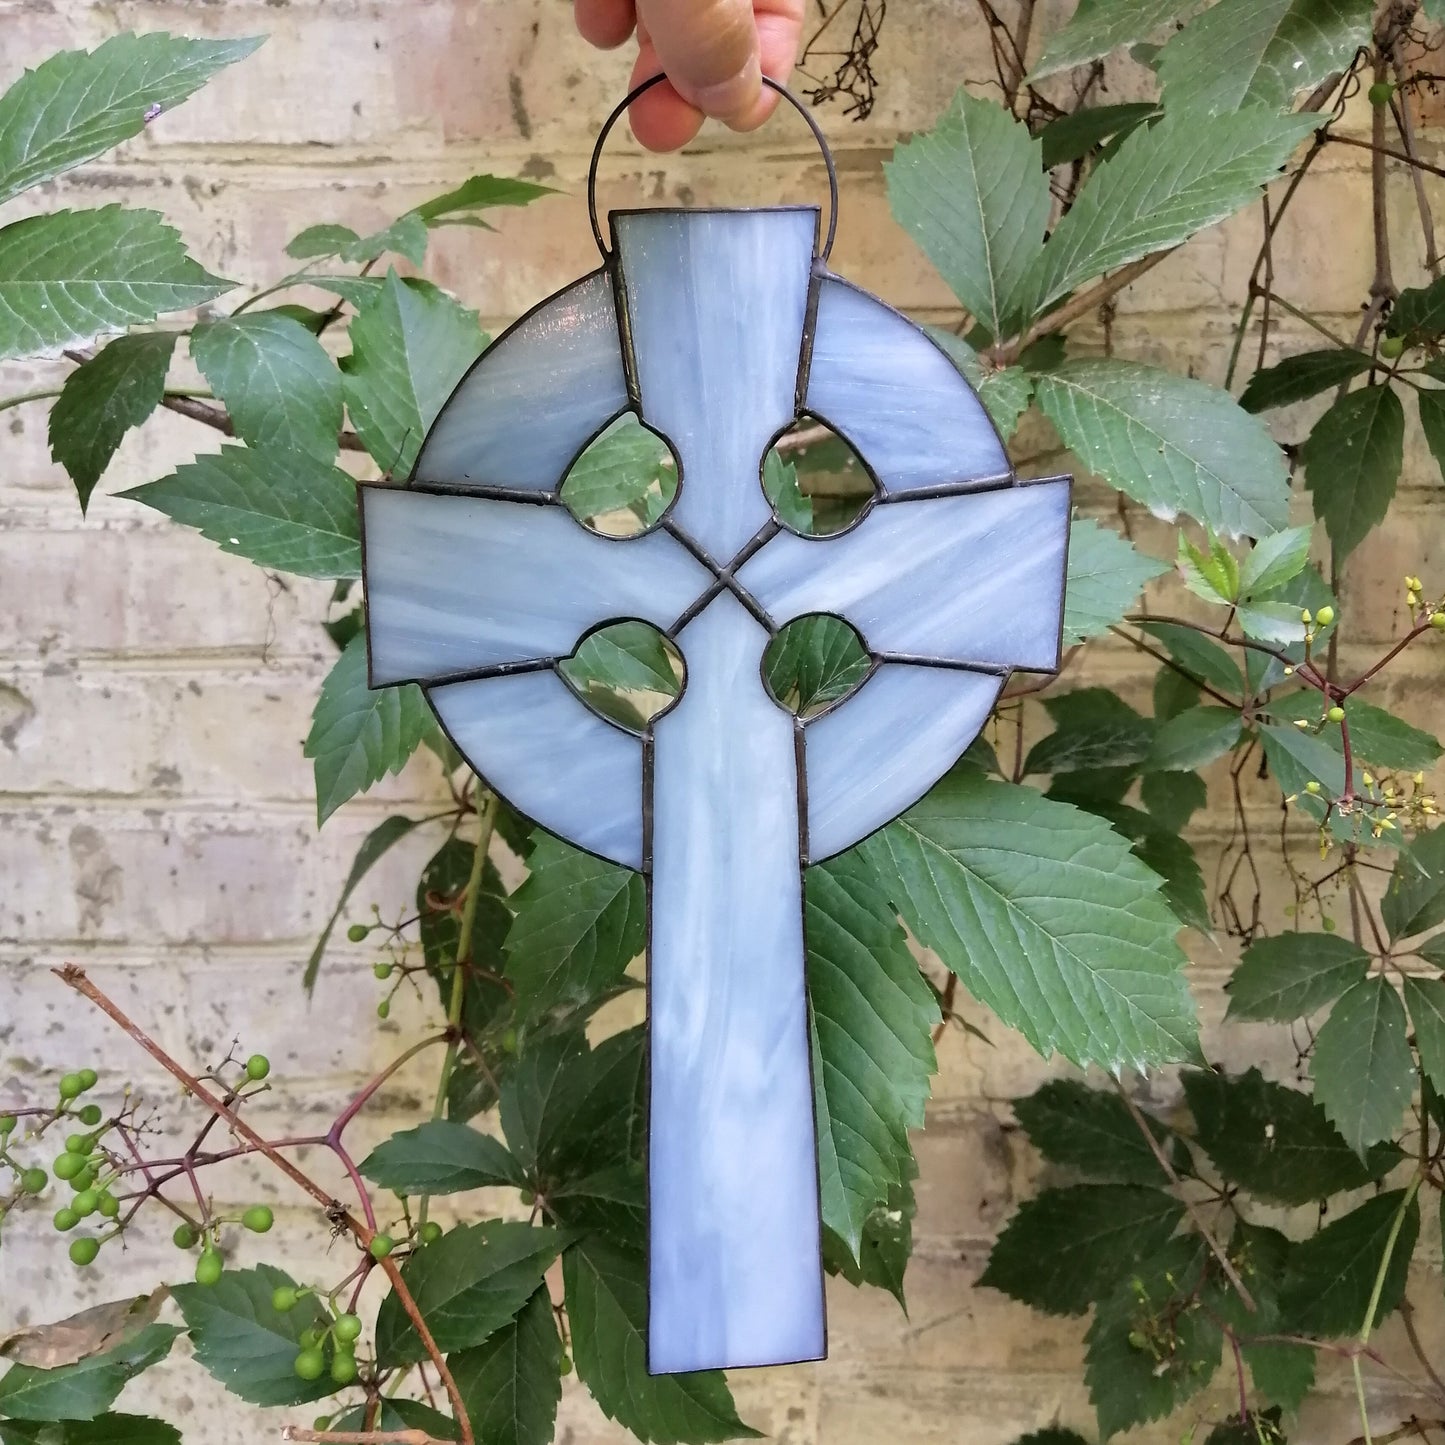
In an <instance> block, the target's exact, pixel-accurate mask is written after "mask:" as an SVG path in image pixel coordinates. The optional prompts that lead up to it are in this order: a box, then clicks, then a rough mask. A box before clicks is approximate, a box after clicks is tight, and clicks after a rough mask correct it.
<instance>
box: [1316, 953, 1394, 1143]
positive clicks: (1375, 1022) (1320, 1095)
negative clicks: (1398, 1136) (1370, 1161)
mask: <svg viewBox="0 0 1445 1445" xmlns="http://www.w3.org/2000/svg"><path fill="white" fill-rule="evenodd" d="M1409 1031H1410V1029H1409V1024H1408V1023H1407V1021H1406V1018H1405V1006H1404V1004H1402V1003H1401V1002H1400V995H1399V994H1397V993H1396V992H1395V990H1394V988H1393V987H1392V986H1391V984H1390V982H1389V980H1388V979H1386V978H1385V977H1384V976H1383V975H1381V974H1376V975H1374V977H1372V978H1367V979H1362V980H1361V981H1360V982H1359V983H1357V984H1354V985H1352V986H1351V987H1350V988H1349V989H1347V990H1346V991H1345V992H1344V993H1343V994H1342V995H1341V996H1340V998H1339V999H1338V1000H1337V1001H1336V1003H1335V1006H1334V1008H1332V1009H1331V1010H1330V1016H1329V1018H1327V1019H1326V1020H1325V1022H1324V1025H1323V1026H1322V1027H1321V1029H1320V1031H1319V1033H1318V1034H1316V1035H1315V1052H1314V1057H1313V1058H1312V1059H1311V1060H1310V1077H1311V1078H1313V1079H1314V1081H1315V1102H1316V1103H1318V1104H1319V1105H1320V1107H1321V1108H1322V1109H1324V1111H1325V1113H1326V1115H1327V1116H1328V1117H1329V1119H1330V1121H1331V1122H1332V1123H1333V1124H1334V1126H1335V1127H1336V1128H1337V1129H1338V1130H1339V1131H1340V1135H1341V1137H1342V1138H1343V1139H1344V1141H1345V1143H1346V1144H1348V1145H1349V1146H1350V1148H1352V1149H1353V1150H1354V1151H1355V1152H1356V1153H1357V1154H1360V1155H1363V1154H1364V1153H1365V1151H1366V1150H1367V1149H1368V1148H1369V1147H1370V1145H1371V1144H1376V1143H1378V1142H1379V1141H1380V1140H1381V1139H1388V1138H1390V1137H1391V1136H1392V1135H1393V1134H1394V1133H1395V1131H1396V1129H1398V1127H1399V1124H1400V1120H1401V1118H1402V1117H1403V1115H1404V1113H1405V1106H1406V1105H1407V1104H1408V1103H1409V1102H1410V1094H1411V1092H1412V1091H1413V1089H1414V1085H1415V1060H1414V1057H1413V1056H1412V1055H1411V1053H1410V1044H1409V1039H1408V1035H1409Z"/></svg>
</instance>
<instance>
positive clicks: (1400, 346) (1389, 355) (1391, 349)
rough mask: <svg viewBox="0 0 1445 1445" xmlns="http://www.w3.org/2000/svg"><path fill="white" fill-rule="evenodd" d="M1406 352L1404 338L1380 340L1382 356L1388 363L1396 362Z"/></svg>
mask: <svg viewBox="0 0 1445 1445" xmlns="http://www.w3.org/2000/svg"><path fill="white" fill-rule="evenodd" d="M1404 350H1405V339H1404V337H1402V336H1382V337H1381V338H1380V355H1381V356H1383V357H1384V358H1385V360H1386V361H1394V359H1395V358H1396V357H1397V356H1400V355H1401V354H1402V353H1403V352H1404Z"/></svg>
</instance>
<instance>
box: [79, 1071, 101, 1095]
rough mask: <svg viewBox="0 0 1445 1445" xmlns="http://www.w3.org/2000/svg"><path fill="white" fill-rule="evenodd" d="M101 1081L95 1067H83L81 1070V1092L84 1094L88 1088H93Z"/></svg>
mask: <svg viewBox="0 0 1445 1445" xmlns="http://www.w3.org/2000/svg"><path fill="white" fill-rule="evenodd" d="M98 1083H100V1075H99V1074H97V1073H96V1072H95V1070H94V1069H82V1070H81V1071H80V1092H81V1093H82V1094H83V1093H85V1091H86V1090H87V1089H93V1088H95V1086H96V1085H97V1084H98Z"/></svg>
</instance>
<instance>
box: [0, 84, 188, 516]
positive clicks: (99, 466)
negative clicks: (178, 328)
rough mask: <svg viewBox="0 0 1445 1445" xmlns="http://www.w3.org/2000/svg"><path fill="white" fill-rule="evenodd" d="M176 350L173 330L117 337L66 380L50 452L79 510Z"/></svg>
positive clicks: (54, 413) (153, 400)
mask: <svg viewBox="0 0 1445 1445" xmlns="http://www.w3.org/2000/svg"><path fill="white" fill-rule="evenodd" d="M0 106H3V102H0ZM175 347H176V333H175V332H173V331H154V332H149V333H141V334H138V335H135V336H118V337H117V338H116V339H115V340H114V341H112V342H111V343H110V345H109V346H107V347H106V348H105V350H104V351H102V352H101V353H100V354H99V355H98V356H96V357H95V358H93V359H92V360H90V361H87V362H85V363H84V364H83V365H81V366H78V367H77V368H76V369H75V370H74V371H72V372H71V373H70V375H69V376H68V377H66V379H65V385H64V387H62V388H61V392H60V396H59V398H58V399H57V400H56V403H55V405H54V406H53V407H52V408H51V410H50V452H51V455H52V456H53V457H54V458H55V460H56V461H57V462H59V463H60V464H61V466H63V467H64V468H65V470H66V471H67V472H68V473H69V474H70V480H71V481H73V482H74V483H75V490H76V493H77V495H78V496H79V497H80V510H81V511H82V512H84V511H85V509H86V507H87V505H88V504H89V502H90V494H91V493H92V492H93V491H94V490H95V484H96V483H97V482H98V481H99V480H100V478H101V474H102V473H103V472H104V471H105V469H106V467H108V466H109V465H110V460H111V458H112V457H113V456H114V455H115V453H116V448H117V447H119V446H120V443H121V438H122V437H124V436H125V434H126V432H128V431H129V430H130V429H131V428H132V427H137V426H139V425H140V424H141V423H142V422H143V421H144V420H145V419H146V418H147V417H148V416H149V415H150V414H151V413H152V412H153V411H154V410H155V409H156V408H157V407H158V406H159V405H160V404H161V398H162V397H163V396H164V395H165V390H166V372H167V371H168V370H169V369H170V363H171V353H172V352H173V351H174V350H175Z"/></svg>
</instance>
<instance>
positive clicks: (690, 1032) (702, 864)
mask: <svg viewBox="0 0 1445 1445" xmlns="http://www.w3.org/2000/svg"><path fill="white" fill-rule="evenodd" d="M767 641H768V636H767V633H766V632H764V630H763V629H762V628H761V627H760V626H759V625H758V624H757V623H756V622H755V621H754V620H753V619H752V617H750V616H749V615H748V613H747V612H746V611H745V610H744V609H743V607H742V606H741V605H740V604H739V603H738V602H737V601H736V600H735V599H734V598H733V597H731V596H730V595H728V594H724V595H723V596H721V597H719V598H718V599H717V600H715V601H714V602H712V603H711V604H710V605H709V606H708V607H707V608H706V609H705V610H704V611H703V612H702V613H701V614H700V615H699V616H698V617H697V618H695V619H694V620H693V621H692V622H690V623H689V624H688V625H687V627H685V628H684V629H683V631H682V634H681V636H680V637H679V639H678V643H679V647H680V649H681V651H682V653H683V656H684V657H685V658H686V659H687V688H686V690H685V691H684V693H683V695H682V699H681V701H680V702H679V703H678V704H677V707H676V708H675V709H674V710H673V711H672V712H670V713H668V714H667V715H666V716H665V717H662V718H660V719H659V720H658V722H657V724H656V744H655V749H656V751H655V757H654V762H653V790H652V799H653V802H652V807H653V814H652V830H653V831H652V890H651V898H650V906H651V909H652V941H651V950H650V955H649V965H648V967H649V972H648V987H649V1009H650V1012H649V1029H650V1035H651V1049H652V1054H651V1074H650V1079H651V1094H650V1108H649V1116H648V1117H649V1130H650V1143H649V1151H648V1189H649V1205H650V1208H649V1215H648V1219H649V1231H650V1241H651V1242H650V1247H649V1270H650V1279H649V1291H648V1299H649V1318H648V1368H649V1369H650V1370H652V1371H653V1372H654V1373H669V1372H672V1371H675V1370H700V1369H709V1368H712V1367H721V1366H740V1365H763V1364H779V1363H782V1362H785V1361H790V1360H808V1359H817V1358H819V1357H820V1356H821V1355H822V1354H823V1349H824V1333H823V1282H822V1273H821V1270H820V1268H819V1216H818V1173H817V1162H816V1155H815V1147H816V1146H815V1134H814V1122H813V1089H812V1080H811V1071H810V1065H809V1048H808V1014H807V1001H806V995H805V992H804V982H803V899H802V882H801V876H800V870H799V866H798V792H797V775H796V764H795V760H794V737H793V726H794V724H793V719H792V717H791V715H790V714H788V713H786V712H784V711H783V710H782V709H781V708H780V707H779V706H778V705H777V704H776V703H775V702H773V700H772V698H771V697H770V696H769V695H768V693H767V691H766V689H765V688H764V686H763V683H762V677H761V672H760V668H761V663H762V654H763V649H764V647H765V646H766V645H767Z"/></svg>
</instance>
